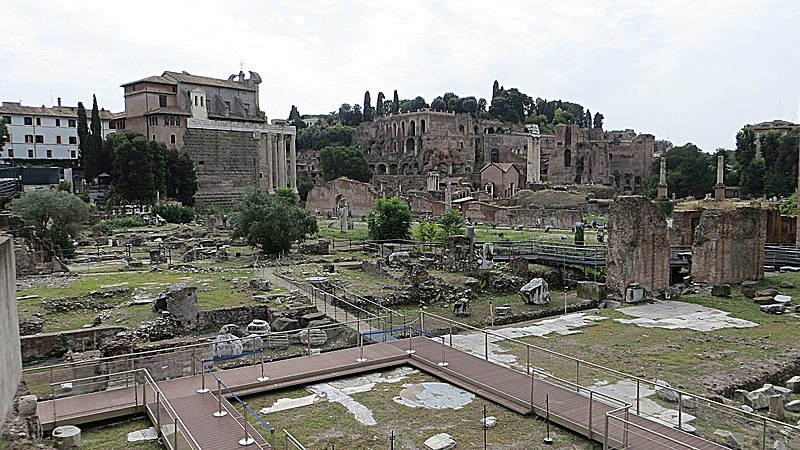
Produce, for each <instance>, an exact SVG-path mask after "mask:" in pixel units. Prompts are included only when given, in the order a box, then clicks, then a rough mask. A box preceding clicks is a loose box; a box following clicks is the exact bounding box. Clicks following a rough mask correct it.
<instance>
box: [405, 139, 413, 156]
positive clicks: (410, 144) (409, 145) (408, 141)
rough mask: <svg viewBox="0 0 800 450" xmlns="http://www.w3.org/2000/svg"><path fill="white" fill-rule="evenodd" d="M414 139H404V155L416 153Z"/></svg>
mask: <svg viewBox="0 0 800 450" xmlns="http://www.w3.org/2000/svg"><path fill="white" fill-rule="evenodd" d="M414 144H415V142H414V138H411V137H410V138H408V139H406V151H405V152H406V153H416V149H415V145H414Z"/></svg>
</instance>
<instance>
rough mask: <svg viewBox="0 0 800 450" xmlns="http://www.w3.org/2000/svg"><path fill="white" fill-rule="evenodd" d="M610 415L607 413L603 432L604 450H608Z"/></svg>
mask: <svg viewBox="0 0 800 450" xmlns="http://www.w3.org/2000/svg"><path fill="white" fill-rule="evenodd" d="M608 418H609V416H608V413H606V425H605V430H604V431H603V450H608Z"/></svg>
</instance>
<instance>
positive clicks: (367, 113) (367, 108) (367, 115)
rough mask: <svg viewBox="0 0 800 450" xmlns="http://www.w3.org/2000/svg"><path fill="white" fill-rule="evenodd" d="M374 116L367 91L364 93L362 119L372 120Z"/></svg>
mask: <svg viewBox="0 0 800 450" xmlns="http://www.w3.org/2000/svg"><path fill="white" fill-rule="evenodd" d="M374 118H375V111H374V110H373V109H372V98H370V95H369V91H367V92H365V93H364V121H365V122H372V119H374Z"/></svg>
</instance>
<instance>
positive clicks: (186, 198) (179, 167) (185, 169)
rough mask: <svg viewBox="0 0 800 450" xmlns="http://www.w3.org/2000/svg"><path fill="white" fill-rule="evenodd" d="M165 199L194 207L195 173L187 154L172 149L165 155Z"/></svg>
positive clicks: (195, 191) (192, 163)
mask: <svg viewBox="0 0 800 450" xmlns="http://www.w3.org/2000/svg"><path fill="white" fill-rule="evenodd" d="M165 164H166V177H167V179H166V181H167V183H166V184H167V186H166V187H167V191H166V194H167V197H169V198H172V199H175V200H178V201H179V202H181V203H182V204H183V205H184V206H192V205H194V194H196V193H197V173H196V172H195V169H194V162H193V161H192V158H190V157H189V154H188V153H185V152H184V153H183V154H180V153H178V150H175V149H172V150H169V151H167V154H166V161H165Z"/></svg>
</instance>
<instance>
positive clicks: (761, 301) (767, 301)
mask: <svg viewBox="0 0 800 450" xmlns="http://www.w3.org/2000/svg"><path fill="white" fill-rule="evenodd" d="M753 303H755V304H757V305H771V304H773V303H775V302H774V301H773V299H772V297H754V298H753Z"/></svg>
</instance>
